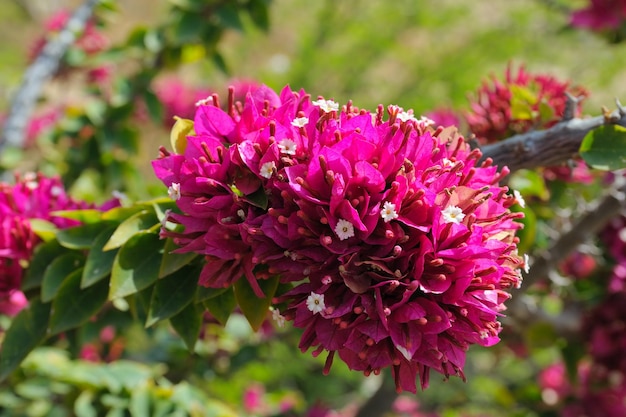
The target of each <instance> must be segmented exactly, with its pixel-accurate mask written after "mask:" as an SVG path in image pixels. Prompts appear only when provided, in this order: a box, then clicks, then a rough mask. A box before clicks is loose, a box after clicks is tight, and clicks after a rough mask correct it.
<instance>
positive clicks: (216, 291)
mask: <svg viewBox="0 0 626 417" xmlns="http://www.w3.org/2000/svg"><path fill="white" fill-rule="evenodd" d="M226 291H228V288H211V287H204V286H201V285H199V286H198V289H197V291H196V302H197V303H201V302H203V301H206V300H210V299H211V298H213V297H217V296H218V295H220V294H223V293H225V292H226Z"/></svg>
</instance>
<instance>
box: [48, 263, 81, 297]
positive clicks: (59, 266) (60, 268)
mask: <svg viewBox="0 0 626 417" xmlns="http://www.w3.org/2000/svg"><path fill="white" fill-rule="evenodd" d="M84 263H85V256H84V255H83V254H82V253H80V252H69V253H66V254H63V255H61V256H59V257H58V258H56V259H55V260H54V261H52V262H51V263H50V265H49V266H48V268H46V272H45V273H44V275H43V282H42V283H41V301H43V302H44V303H47V302H48V301H50V300H52V299H53V298H54V297H55V296H56V294H57V291H58V290H59V288H60V287H61V284H62V283H63V281H64V280H65V279H66V278H67V277H68V276H69V275H71V274H73V273H74V272H76V271H77V270H79V269H81V270H82V267H83V264H84Z"/></svg>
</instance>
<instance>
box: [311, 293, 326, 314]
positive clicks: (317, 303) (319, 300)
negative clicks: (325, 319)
mask: <svg viewBox="0 0 626 417" xmlns="http://www.w3.org/2000/svg"><path fill="white" fill-rule="evenodd" d="M306 306H307V308H308V309H309V310H310V311H312V312H313V314H317V313H321V312H322V311H324V310H325V309H326V305H325V304H324V294H316V293H314V292H311V295H309V297H308V298H307V299H306Z"/></svg>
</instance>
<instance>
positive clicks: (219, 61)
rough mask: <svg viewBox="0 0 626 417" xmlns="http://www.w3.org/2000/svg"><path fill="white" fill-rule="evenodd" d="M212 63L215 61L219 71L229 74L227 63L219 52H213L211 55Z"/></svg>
mask: <svg viewBox="0 0 626 417" xmlns="http://www.w3.org/2000/svg"><path fill="white" fill-rule="evenodd" d="M211 61H213V63H214V64H215V66H216V67H217V69H219V70H220V71H222V72H223V73H224V74H228V73H229V71H228V66H227V65H226V61H225V60H224V57H223V56H222V54H220V53H219V52H217V51H215V52H213V54H211Z"/></svg>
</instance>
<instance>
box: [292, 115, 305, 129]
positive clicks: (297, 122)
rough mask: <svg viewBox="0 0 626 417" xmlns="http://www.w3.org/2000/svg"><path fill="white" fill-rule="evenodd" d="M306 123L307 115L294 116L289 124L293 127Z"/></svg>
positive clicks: (302, 125)
mask: <svg viewBox="0 0 626 417" xmlns="http://www.w3.org/2000/svg"><path fill="white" fill-rule="evenodd" d="M307 123H309V118H308V117H296V118H295V119H293V120H292V121H291V125H292V126H295V127H304V126H306V124H307Z"/></svg>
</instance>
